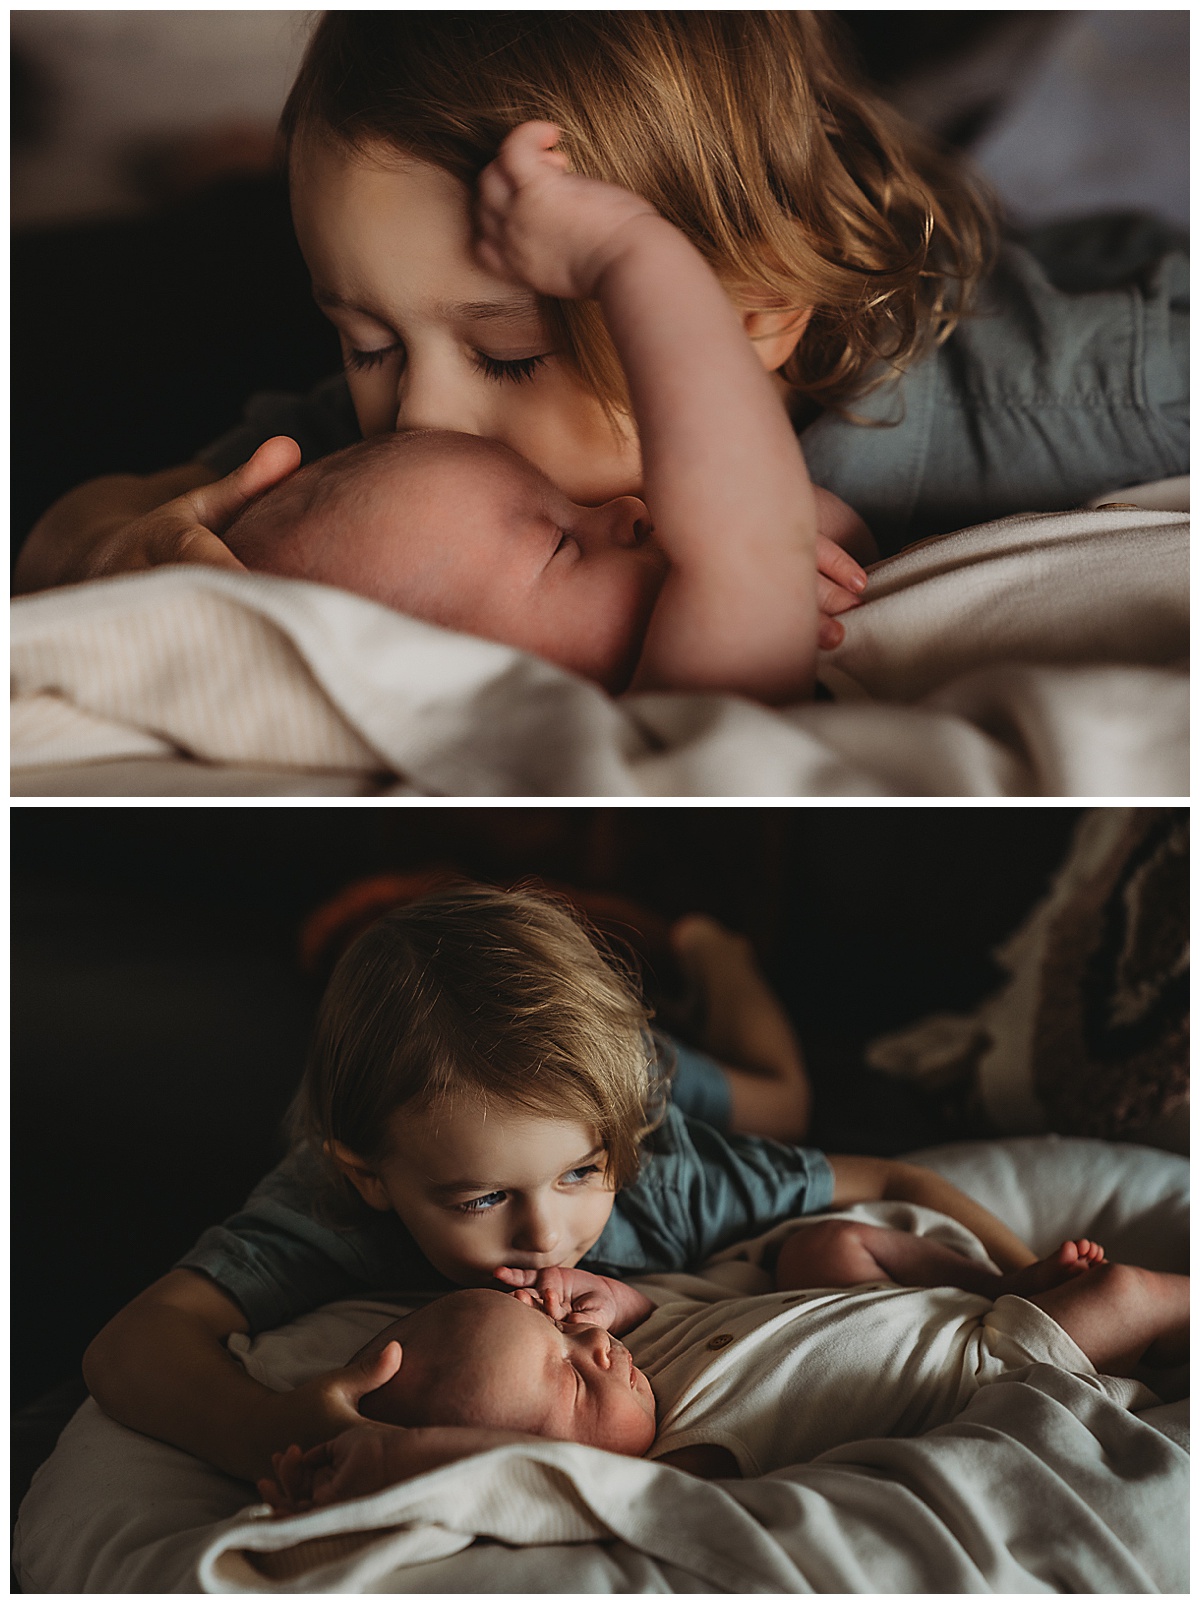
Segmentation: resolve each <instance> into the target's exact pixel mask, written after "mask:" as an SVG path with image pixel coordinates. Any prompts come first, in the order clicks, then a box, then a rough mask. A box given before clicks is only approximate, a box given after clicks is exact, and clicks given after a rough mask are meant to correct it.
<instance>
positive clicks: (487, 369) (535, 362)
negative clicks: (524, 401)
mask: <svg viewBox="0 0 1200 1604" xmlns="http://www.w3.org/2000/svg"><path fill="white" fill-rule="evenodd" d="M545 360H546V357H545V356H544V355H543V356H522V357H517V358H515V359H513V360H512V361H509V362H505V361H501V359H500V358H499V357H495V356H488V355H487V354H486V353H485V352H483V351H476V352H475V354H474V356H473V357H472V358H471V365H472V366H473V367H474V368H475V369H476V371H477V372H479V373H482V374H483V375H484V377H485V378H488V379H496V380H498V381H500V382H501V383H503V382H504V381H505V380H508V381H509V382H510V383H512V384H524V383H525V380H526V379H532V378H533V376H534V374H535V373H536V372H537V370H538V369H539V368H540V367H541V366H542V364H543V363H544V362H545Z"/></svg>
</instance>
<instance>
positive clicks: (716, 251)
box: [17, 11, 1187, 644]
mask: <svg viewBox="0 0 1200 1604" xmlns="http://www.w3.org/2000/svg"><path fill="white" fill-rule="evenodd" d="M836 26H837V24H836V20H835V19H834V17H833V15H832V14H831V13H824V12H795V11H792V12H787V11H784V12H779V11H775V12H771V11H765V12H764V11H727V12H711V11H709V12H704V11H700V12H687V11H683V12H662V11H658V12H644V11H609V12H541V13H533V12H472V13H463V12H398V11H380V12H330V13H328V14H326V16H325V17H324V18H323V19H322V21H321V22H320V24H319V25H318V28H317V30H316V32H315V34H314V36H313V40H312V43H311V45H310V48H309V52H308V54H307V56H306V58H305V61H304V64H303V66H302V68H301V72H300V75H299V78H298V80H297V83H296V85H295V88H294V90H293V93H292V96H291V99H290V101H289V104H288V107H287V111H286V114H285V119H284V127H285V132H286V134H287V136H288V139H289V143H290V147H291V177H292V187H293V201H294V208H295V217H296V226H297V230H298V233H299V237H300V241H301V244H302V246H303V248H304V250H305V252H306V254H307V255H308V256H309V260H310V266H311V267H312V268H313V275H314V281H315V282H314V289H315V292H316V295H317V298H318V301H319V303H320V304H321V305H322V307H323V308H324V309H325V311H326V312H327V313H328V315H329V316H330V318H331V319H332V320H333V322H334V323H335V325H336V327H337V329H338V332H339V335H340V337H341V340H342V346H343V352H344V356H345V363H346V377H345V378H344V379H342V378H338V379H336V380H332V381H330V382H329V383H328V384H326V385H325V386H323V387H322V388H321V389H320V390H319V391H318V392H316V393H314V395H313V396H312V397H310V398H309V399H308V400H307V401H301V400H298V399H296V398H281V397H278V396H276V397H268V398H260V399H259V400H258V401H256V402H255V403H253V405H252V406H251V408H250V411H249V413H248V421H247V423H246V425H245V426H244V427H243V428H241V429H239V430H238V431H236V432H235V433H234V434H232V435H231V436H229V437H228V438H227V439H226V440H225V441H223V442H221V443H220V444H219V445H218V446H216V447H214V448H212V449H211V450H210V451H208V452H206V453H205V455H204V460H203V461H202V462H199V463H191V464H188V465H186V466H184V467H182V468H177V469H172V470H167V471H166V472H165V473H163V474H160V475H155V476H152V477H151V478H149V479H135V478H132V477H130V476H126V477H121V478H110V479H105V480H100V481H96V482H94V483H93V484H91V485H88V486H84V487H81V489H79V490H77V491H73V492H71V493H70V494H69V495H68V496H67V497H66V498H64V499H63V500H62V501H61V502H60V503H58V504H57V505H56V506H55V507H54V508H52V509H51V511H50V512H49V513H48V514H47V515H46V516H45V518H43V520H42V521H41V523H40V524H39V526H38V528H37V529H36V530H35V532H34V534H33V535H32V536H31V537H30V540H29V541H28V542H27V545H26V548H25V551H24V552H23V554H22V559H21V564H20V567H19V571H18V576H17V577H18V584H19V585H20V586H21V587H22V588H25V589H33V588H37V587H39V586H43V585H48V584H56V583H63V582H69V581H74V580H77V579H81V578H87V577H90V576H92V575H97V574H105V573H111V572H114V571H119V570H121V569H125V568H138V567H144V566H147V565H150V564H153V563H158V562H173V561H181V560H182V561H189V560H200V561H210V562H221V563H225V564H227V565H231V564H233V563H235V562H236V559H234V558H233V557H232V555H231V554H230V553H229V550H228V548H227V547H225V546H223V545H222V543H221V542H220V540H219V539H217V538H216V536H217V535H219V534H220V533H221V532H222V530H223V529H224V528H225V527H226V524H227V523H228V521H229V519H230V518H231V517H232V515H233V514H234V513H235V512H236V511H237V510H238V509H239V508H240V507H242V506H243V505H244V504H245V502H246V500H247V499H249V498H250V497H252V496H253V495H255V494H257V493H258V492H260V491H261V490H263V489H265V488H266V487H267V486H269V485H270V484H272V483H274V482H275V481H276V480H277V479H279V478H282V477H284V476H285V475H286V474H287V472H288V471H289V470H290V469H291V468H292V467H294V465H295V463H296V460H297V459H296V454H295V451H294V448H292V447H287V446H273V447H272V448H271V449H270V450H268V451H267V452H266V453H265V454H264V456H263V457H261V458H259V459H257V460H256V461H255V462H254V463H253V464H252V465H251V466H249V467H247V468H245V469H240V470H238V471H236V472H231V470H233V469H235V467H236V465H237V464H238V463H242V462H245V460H246V459H247V458H248V457H249V456H250V454H251V452H252V451H253V450H254V448H255V447H256V446H258V445H259V444H260V443H261V442H263V441H264V440H266V439H268V438H269V437H271V436H277V435H288V436H291V437H293V438H294V439H295V440H298V441H299V442H300V445H301V447H302V448H303V452H304V455H305V457H306V458H312V457H316V456H321V455H323V454H325V453H327V452H328V451H330V450H332V449H335V448H337V447H340V446H343V445H348V444H350V443H351V442H353V441H354V440H355V439H358V438H360V437H361V436H363V435H365V436H372V435H376V434H381V433H388V432H390V431H392V430H394V429H409V428H437V429H448V430H452V431H455V432H458V433H467V434H475V435H480V436H483V437H487V438H491V439H495V440H499V441H501V442H502V443H503V444H505V445H508V446H509V447H511V448H512V449H513V450H515V451H516V452H518V453H519V455H521V456H523V457H525V458H526V459H527V460H528V461H530V462H532V463H534V464H535V465H536V466H537V467H538V468H540V469H541V470H542V472H543V473H545V474H546V475H547V477H548V478H549V479H550V480H551V481H552V482H553V483H554V484H556V485H558V486H559V487H560V488H561V490H562V491H563V492H564V494H565V495H567V496H568V497H569V498H570V499H571V500H572V501H574V502H576V503H580V504H583V505H589V506H590V505H597V504H602V503H604V502H607V501H610V500H612V499H613V498H614V497H619V496H625V495H639V494H640V493H641V491H642V487H643V476H642V465H641V458H640V453H639V447H638V440H637V436H636V433H635V431H634V429H633V428H632V426H631V423H630V416H629V408H628V398H627V396H626V395H625V392H624V385H623V382H622V378H621V372H620V367H619V364H618V363H616V362H615V361H614V358H613V353H612V350H611V347H610V346H609V343H608V341H607V338H606V336H605V333H604V330H603V328H602V327H601V326H600V324H599V321H598V319H597V317H596V315H595V312H594V309H592V308H591V307H590V306H589V304H588V303H582V302H581V303H570V302H566V303H559V302H556V301H553V300H551V301H537V300H536V299H534V298H532V297H530V296H528V295H515V294H514V292H513V286H512V285H511V283H507V282H504V281H502V280H500V279H499V278H497V276H496V275H495V274H494V273H489V272H486V271H484V270H483V269H482V268H481V267H480V266H479V265H478V264H477V262H476V260H475V258H474V255H473V251H472V230H471V219H470V212H469V195H470V192H471V186H472V185H473V184H474V183H475V181H476V179H477V177H478V175H479V174H480V172H482V170H483V168H484V167H485V166H486V165H487V164H488V163H489V162H490V161H491V160H492V159H493V158H494V156H495V154H496V151H497V149H498V147H499V144H500V142H501V140H502V138H503V137H504V135H505V133H506V132H507V131H508V130H509V129H511V128H513V127H514V126H516V125H517V124H518V123H521V122H523V121H527V120H547V121H551V122H554V123H555V124H557V125H558V126H559V127H560V128H561V129H562V130H563V141H562V148H563V150H564V151H565V152H566V154H567V155H568V156H569V158H570V160H571V162H572V166H573V168H574V170H575V171H576V172H578V173H582V174H587V175H588V176H590V177H594V178H599V179H603V180H604V181H606V182H609V183H614V184H618V185H620V186H622V187H624V188H626V189H629V190H630V191H632V192H634V193H636V194H638V195H641V196H644V197H645V198H646V199H647V200H648V201H649V202H650V204H651V205H653V206H654V208H655V209H656V210H657V211H658V212H659V213H660V214H661V216H663V217H664V218H666V219H667V220H668V221H670V222H671V223H673V224H674V225H675V226H676V227H677V228H678V229H679V230H680V231H681V232H682V233H683V234H684V235H685V236H686V237H687V238H688V239H689V240H690V241H691V242H692V243H693V244H694V245H695V246H696V247H697V248H698V249H699V250H700V251H701V253H702V254H703V255H704V257H705V259H706V260H707V261H708V263H709V265H710V266H711V267H712V268H713V270H714V271H715V272H716V273H717V274H718V276H719V278H720V279H721V282H722V284H723V285H724V286H725V288H726V289H727V291H728V292H729V295H730V297H731V299H732V301H733V303H734V305H735V307H736V309H737V312H738V315H739V316H740V318H741V320H742V323H743V326H744V327H745V329H746V331H747V333H748V334H749V336H750V338H751V340H752V342H753V344H754V348H755V350H756V351H757V352H758V354H759V358H760V361H761V364H762V366H763V368H764V369H765V370H766V371H767V372H769V373H770V374H771V375H772V376H773V380H772V382H773V383H774V384H775V385H776V387H777V388H778V389H779V392H780V394H781V396H782V397H783V399H784V400H785V401H786V403H787V405H788V408H789V411H790V412H791V415H792V421H793V423H794V425H795V426H796V428H797V429H798V430H799V431H801V432H802V438H803V443H804V449H805V455H806V458H807V461H808V465H809V469H810V472H812V474H813V476H814V478H815V480H816V482H817V483H818V484H819V485H823V486H825V487H827V488H829V489H830V490H832V491H834V492H836V493H837V495H839V496H840V497H842V498H843V499H844V501H846V502H848V503H849V504H850V506H852V507H853V508H855V510H856V511H857V512H859V513H861V514H863V515H864V516H865V517H866V518H867V520H868V522H869V523H870V524H871V525H872V527H873V529H874V532H875V534H876V536H877V537H878V538H879V540H880V542H881V545H882V546H883V548H884V549H885V550H895V549H897V548H898V547H899V546H900V545H902V544H904V543H905V542H906V541H908V540H912V539H915V538H918V537H920V536H924V535H928V534H932V533H937V532H939V531H944V530H946V529H950V528H955V527H959V526H961V525H963V524H968V523H973V522H978V521H981V520H982V519H985V518H991V517H996V516H1000V515H1002V514H1004V513H1008V512H1013V511H1027V510H1030V509H1039V510H1053V509H1055V508H1061V507H1067V506H1073V505H1077V504H1078V503H1080V502H1081V501H1083V500H1086V499H1087V498H1088V497H1090V496H1092V495H1094V494H1096V493H1097V492H1100V491H1103V490H1107V489H1111V488H1114V487H1115V486H1118V485H1122V484H1130V483H1134V482H1137V481H1143V480H1148V479H1154V478H1159V477H1162V476H1163V475H1167V474H1172V473H1179V472H1182V471H1185V468H1186V461H1187V382H1186V355H1187V338H1186V320H1185V313H1184V308H1185V305H1186V295H1187V280H1186V267H1185V264H1183V263H1182V262H1181V261H1179V260H1178V259H1176V258H1168V259H1166V260H1164V261H1163V262H1161V263H1158V264H1151V265H1150V266H1149V267H1148V268H1147V270H1146V271H1145V272H1144V273H1142V274H1141V275H1140V276H1139V277H1137V278H1136V279H1135V280H1131V281H1130V283H1129V284H1127V285H1124V284H1123V285H1121V286H1120V287H1118V288H1110V289H1107V290H1102V291H1097V292H1095V293H1090V294H1086V295H1071V294H1067V293H1064V292H1062V291H1060V290H1058V289H1057V288H1056V287H1055V286H1054V285H1053V284H1052V283H1051V282H1050V281H1049V280H1048V279H1047V277H1046V276H1045V274H1044V273H1043V272H1042V270H1041V269H1040V267H1039V266H1038V264H1037V262H1036V261H1035V260H1034V259H1033V258H1032V257H1031V256H1030V255H1029V253H1028V252H1027V251H1024V250H1022V249H1020V248H1018V247H1016V246H1005V247H1003V248H1002V249H1001V250H1000V252H999V254H998V257H997V259H996V266H995V270H994V271H993V272H992V273H991V275H990V277H988V278H987V281H986V284H984V283H983V278H984V273H985V267H986V263H987V261H988V258H989V250H990V246H989V241H990V234H991V229H990V223H989V221H988V218H987V215H986V212H985V210H984V208H983V207H982V206H981V205H980V203H979V201H978V200H977V199H976V198H975V197H974V195H973V194H972V193H971V191H970V189H969V188H968V187H967V186H966V184H965V183H964V181H963V178H962V177H961V175H960V174H959V173H958V172H957V171H956V170H955V169H954V168H953V167H952V166H951V165H950V164H949V163H947V162H946V161H944V160H943V159H942V158H940V157H939V156H937V155H936V154H934V153H933V152H931V151H930V150H928V149H927V148H926V147H925V146H924V144H923V142H922V140H921V139H920V138H919V137H918V136H917V135H916V133H915V132H914V131H913V130H912V129H910V128H908V127H907V126H906V125H905V124H904V123H903V122H902V121H901V120H900V119H899V118H898V117H897V116H896V115H895V114H894V113H892V112H891V111H890V110H889V109H888V108H887V107H886V106H884V105H883V104H882V103H881V102H880V101H879V100H878V99H877V98H876V97H875V96H874V95H872V94H871V93H870V91H869V90H867V89H866V88H865V87H864V86H863V84H862V83H861V82H859V80H858V79H857V77H856V75H855V73H854V72H853V70H852V69H851V68H850V67H849V66H848V64H847V62H846V61H845V59H844V58H843V56H842V53H841V51H840V50H839V48H838V45H837V41H836V38H835V36H834V30H835V29H836ZM380 155H382V156H383V157H384V158H385V160H384V161H383V162H382V163H381V162H380V161H379V160H378V158H379V156H380ZM322 238H332V239H334V240H335V241H336V242H337V245H338V254H337V257H336V259H334V260H330V259H327V258H326V257H325V256H324V255H323V253H322V251H321V245H320V242H321V240H322ZM331 268H332V269H335V270H336V272H335V277H334V281H333V282H330V276H329V272H328V271H327V270H328V269H331ZM973 290H976V291H977V292H978V293H977V295H976V301H977V304H978V307H979V310H980V313H981V315H980V316H979V317H973V318H962V317H961V313H962V311H963V310H964V308H965V307H966V305H967V303H968V299H969V297H970V295H971V292H972V291H973ZM864 423H865V424H866V425H868V426H866V427H864V426H863V425H864ZM220 474H225V475H228V477H227V478H225V479H223V480H219V481H218V482H217V483H213V482H212V481H213V480H214V479H216V478H217V476H218V475H220ZM181 492H186V494H182V495H181ZM171 497H177V498H179V499H177V500H175V501H172V500H171V499H170V498H171ZM823 518H826V520H827V513H825V512H823V510H822V498H821V497H820V496H818V498H817V519H818V526H819V527H821V528H824V531H825V533H826V534H828V533H830V532H832V533H834V535H835V537H836V538H838V539H842V540H851V541H853V540H854V538H855V535H854V533H853V530H854V529H855V528H857V525H852V526H848V525H847V524H846V523H845V521H844V520H843V521H842V522H841V523H840V524H839V527H838V528H836V529H834V530H832V531H831V530H830V529H829V528H828V527H827V525H822V519H823ZM856 549H857V550H858V552H859V555H869V549H867V548H861V547H859V548H856ZM817 558H818V567H819V568H820V570H821V571H822V574H825V573H826V572H827V571H828V570H829V568H830V565H831V562H832V560H833V558H832V547H831V546H830V545H829V544H826V543H825V542H822V541H819V542H818V547H817ZM818 600H819V601H820V604H821V606H822V609H823V611H824V612H825V613H826V614H828V613H831V612H834V611H837V610H839V609H843V608H845V607H846V606H848V605H851V604H852V602H853V600H854V593H853V592H852V591H849V590H847V589H846V588H845V586H844V585H842V584H841V583H840V582H838V580H837V574H836V573H835V574H834V576H833V578H832V579H830V578H825V579H823V580H822V582H821V584H820V585H819V588H818ZM834 633H835V634H836V630H835V631H834ZM826 639H827V640H829V641H830V643H831V644H832V639H831V637H830V636H828V635H827V636H826Z"/></svg>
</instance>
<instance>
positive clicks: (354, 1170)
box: [325, 1142, 392, 1214]
mask: <svg viewBox="0 0 1200 1604" xmlns="http://www.w3.org/2000/svg"><path fill="white" fill-rule="evenodd" d="M325 1151H326V1153H327V1154H328V1155H329V1157H330V1158H331V1159H332V1160H333V1162H334V1163H335V1164H336V1165H337V1167H338V1169H339V1170H341V1172H342V1174H343V1175H344V1176H345V1177H346V1179H347V1180H348V1181H349V1182H350V1184H351V1185H352V1186H353V1187H354V1189H355V1191H356V1192H357V1193H358V1195H359V1197H361V1198H362V1200H363V1202H364V1203H365V1204H366V1205H367V1207H368V1208H372V1209H378V1210H379V1212H380V1213H381V1214H386V1213H387V1212H388V1211H389V1210H390V1209H391V1207H392V1200H391V1198H390V1197H388V1195H387V1190H386V1188H385V1187H384V1184H383V1182H382V1181H381V1180H380V1179H379V1176H378V1175H377V1174H376V1172H375V1171H374V1170H373V1169H372V1168H371V1166H370V1165H369V1164H368V1163H367V1162H366V1160H365V1159H361V1158H359V1156H358V1154H357V1153H352V1152H351V1151H350V1149H349V1148H348V1147H346V1146H344V1145H343V1143H341V1142H326V1143H325Z"/></svg>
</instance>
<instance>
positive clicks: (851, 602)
mask: <svg viewBox="0 0 1200 1604" xmlns="http://www.w3.org/2000/svg"><path fill="white" fill-rule="evenodd" d="M861 600H862V598H861V597H860V596H855V595H853V594H852V593H851V592H850V591H848V590H847V589H846V588H845V587H844V586H842V585H835V584H834V583H833V581H832V580H831V579H826V578H825V576H824V575H823V574H818V575H817V606H818V607H819V608H820V610H821V612H823V613H824V614H825V615H826V617H832V616H833V614H834V613H845V612H849V610H850V608H851V607H857V606H858V604H859V602H860V601H861Z"/></svg>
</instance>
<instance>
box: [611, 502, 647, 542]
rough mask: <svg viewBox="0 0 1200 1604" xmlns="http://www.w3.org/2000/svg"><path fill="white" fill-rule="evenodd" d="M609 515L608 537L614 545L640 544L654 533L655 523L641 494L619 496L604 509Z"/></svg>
mask: <svg viewBox="0 0 1200 1604" xmlns="http://www.w3.org/2000/svg"><path fill="white" fill-rule="evenodd" d="M602 510H603V511H604V512H605V513H606V514H607V517H608V537H609V539H610V540H611V541H612V543H613V545H614V546H640V545H641V543H642V541H643V540H646V539H648V538H649V537H650V536H651V535H652V534H653V533H654V525H653V524H652V523H651V521H650V514H649V512H648V511H647V510H646V503H645V502H644V501H642V500H641V498H640V497H639V496H617V498H616V499H615V500H614V501H609V502H606V503H605V505H604V507H603V509H602Z"/></svg>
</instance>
